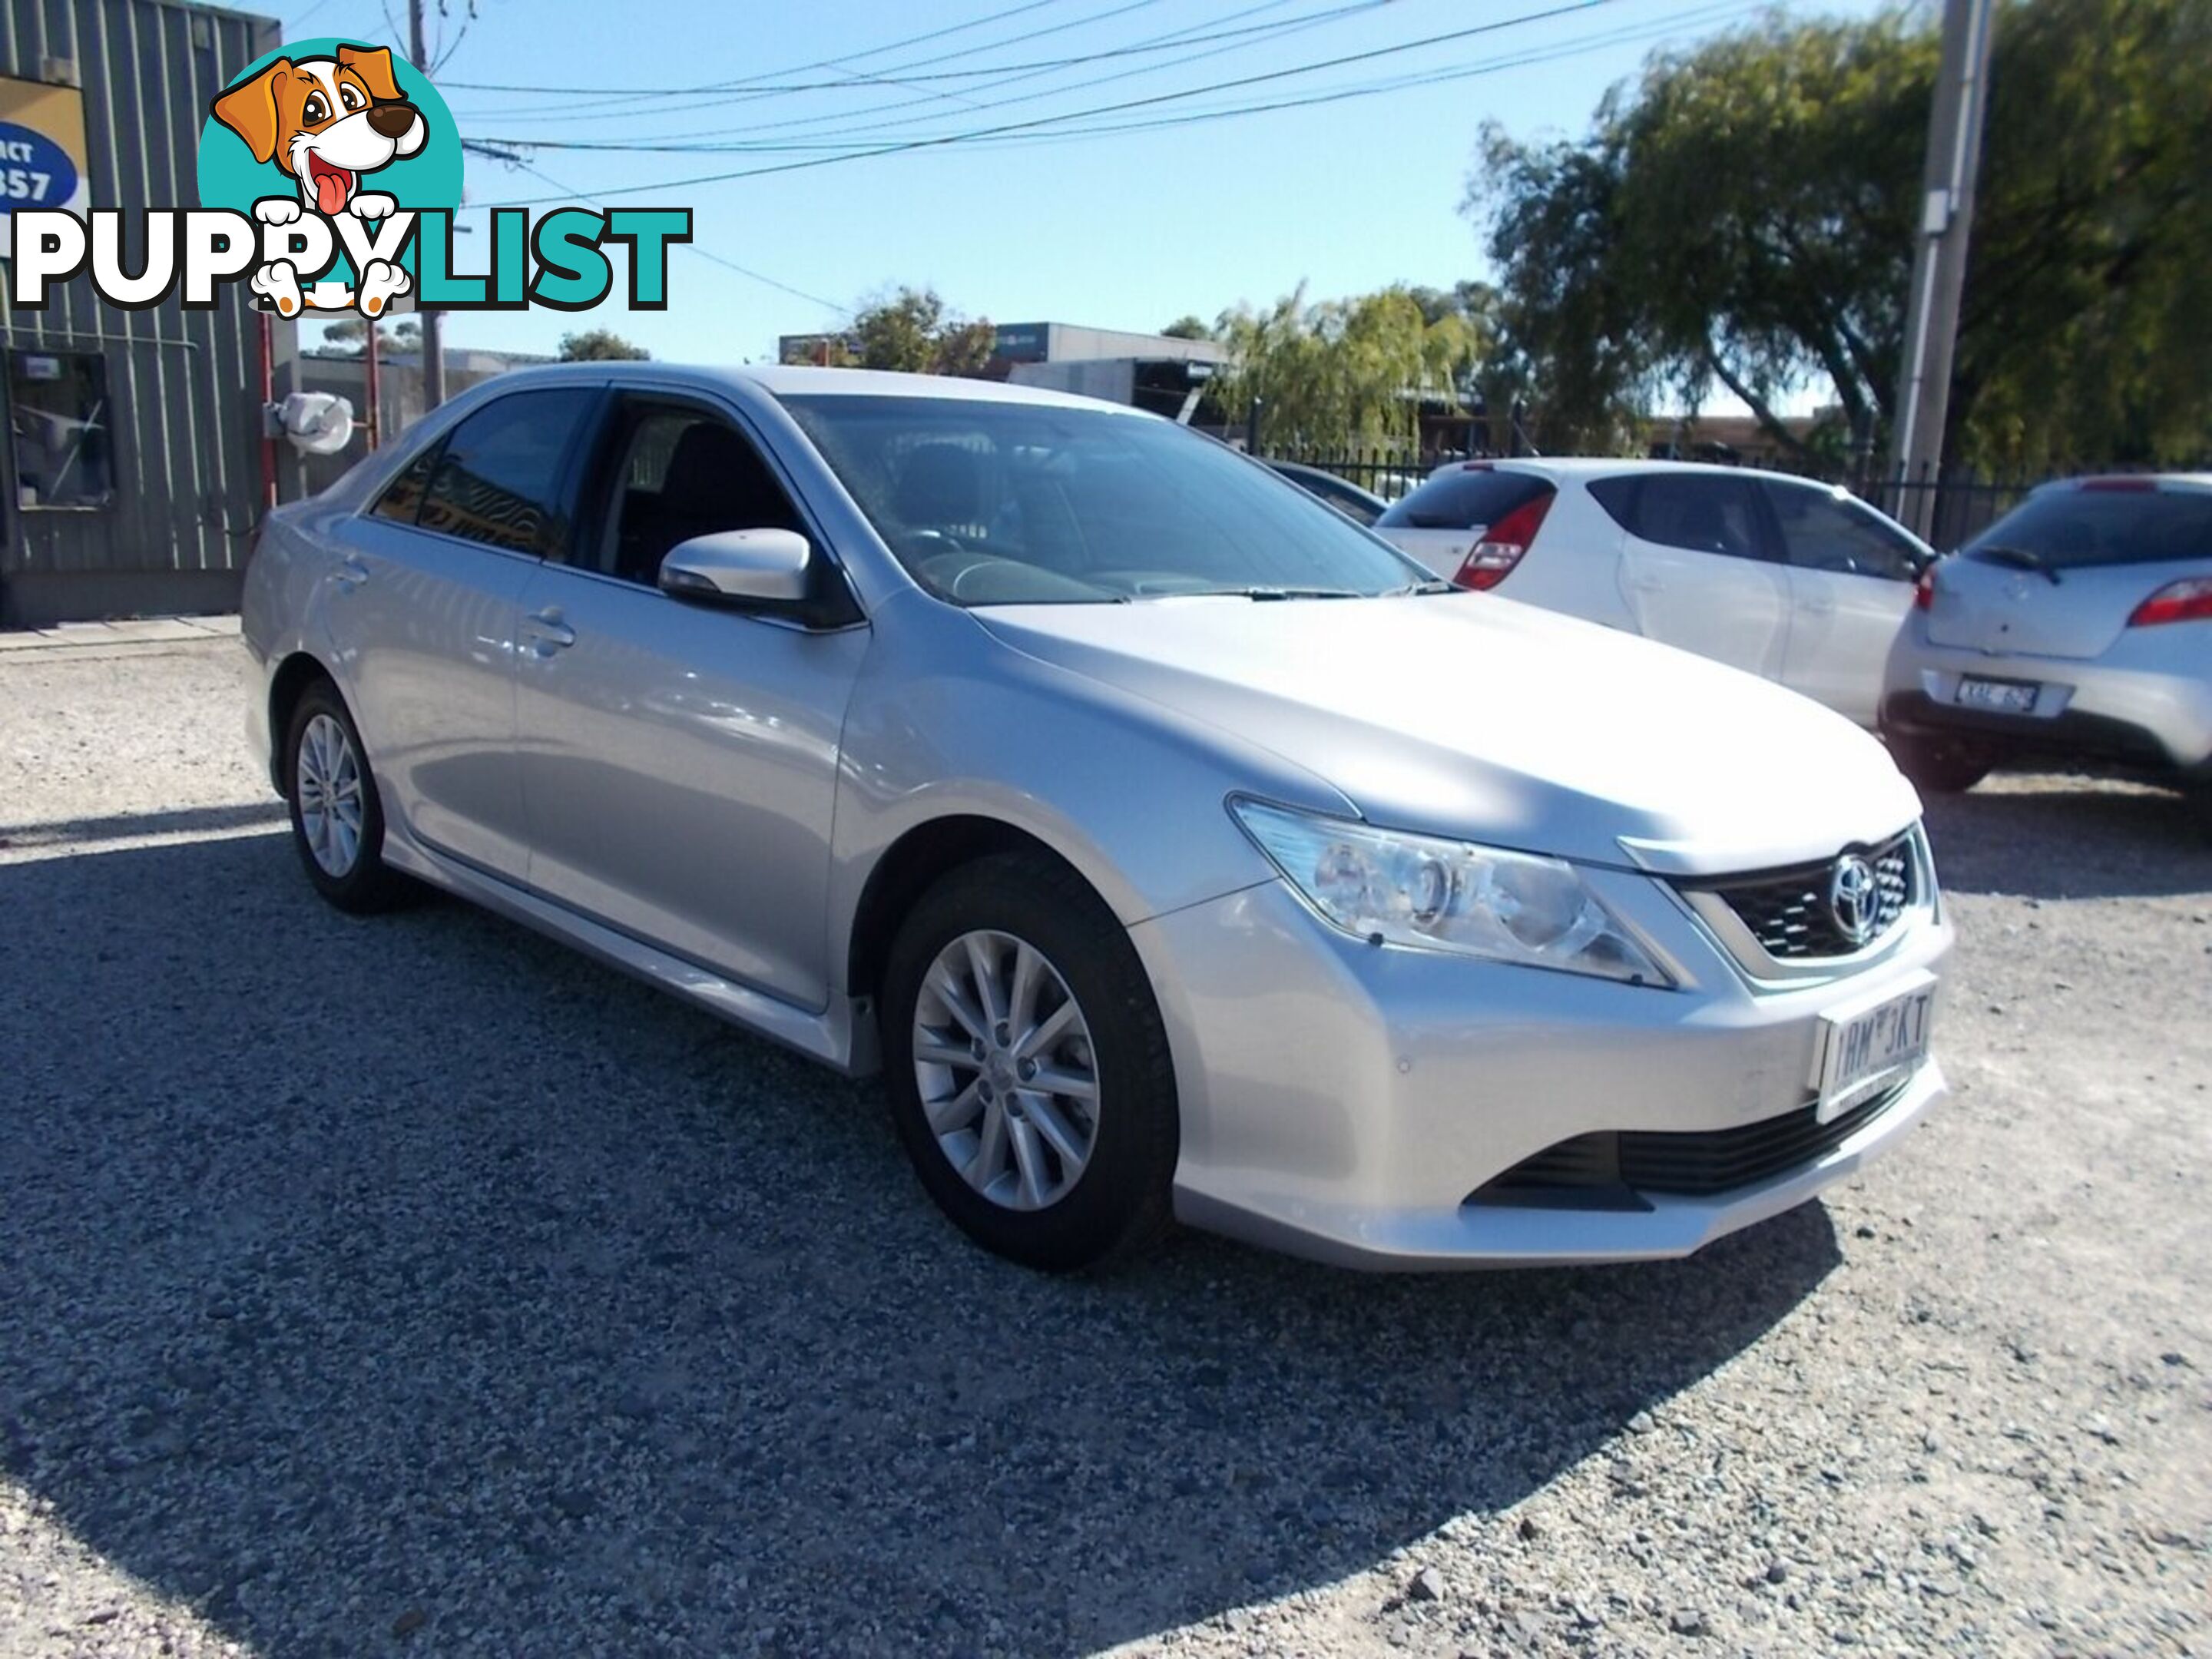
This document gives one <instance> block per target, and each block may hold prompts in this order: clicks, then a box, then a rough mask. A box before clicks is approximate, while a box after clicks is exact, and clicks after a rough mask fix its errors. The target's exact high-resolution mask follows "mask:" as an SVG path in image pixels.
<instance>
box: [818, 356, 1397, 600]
mask: <svg viewBox="0 0 2212 1659" xmlns="http://www.w3.org/2000/svg"><path fill="white" fill-rule="evenodd" d="M783 403H784V406H785V407H786V408H787V409H788V410H790V411H791V414H792V417H793V419H794V420H796V421H797V422H799V425H800V427H801V428H804V429H805V433H806V435H807V436H808V437H809V438H810V439H811V440H812V441H813V443H814V447H816V448H817V449H818V450H819V451H820V452H821V453H822V455H823V459H825V460H827V461H828V462H829V466H830V468H831V470H833V471H835V472H836V474H837V477H839V479H840V480H841V481H842V483H844V486H845V488H846V489H848V490H849V491H850V492H851V493H852V496H853V499H854V501H857V502H858V503H859V504H860V510H861V511H862V512H863V513H866V514H867V516H868V520H869V521H870V522H871V523H872V524H873V525H874V526H875V527H876V530H877V532H878V534H879V535H881V536H882V537H883V538H884V542H885V543H886V544H889V546H890V549H891V550H892V551H893V552H894V553H895V554H896V555H897V556H898V557H899V559H900V561H901V562H902V563H904V565H905V566H906V568H907V569H908V570H909V571H910V572H912V573H913V574H914V576H915V580H917V581H919V582H921V585H922V586H925V587H927V588H928V589H929V590H930V591H931V592H933V593H935V594H937V595H938V596H939V598H942V599H948V600H950V601H951V602H952V603H953V604H956V605H1017V604H1023V603H1026V602H1032V601H1035V602H1060V603H1087V604H1106V603H1110V602H1113V601H1115V600H1121V599H1147V598H1152V597H1155V596H1159V595H1166V594H1193V593H1222V592H1233V593H1243V592H1248V591H1249V590H1252V589H1255V588H1258V589H1269V590H1276V591H1281V590H1310V589H1318V590H1322V591H1325V592H1331V593H1346V594H1364V593H1382V592H1391V591H1395V590H1397V589H1401V588H1405V587H1407V586H1412V585H1413V584H1416V583H1419V582H1422V581H1424V580H1426V578H1427V573H1426V572H1425V571H1424V570H1422V569H1420V568H1419V567H1418V566H1416V565H1414V564H1413V562H1411V561H1409V560H1407V559H1406V558H1404V557H1403V556H1401V555H1399V554H1396V553H1394V552H1393V551H1392V550H1390V549H1389V548H1388V547H1385V546H1383V544H1381V543H1379V542H1377V541H1376V540H1375V539H1374V538H1372V537H1370V536H1369V535H1367V534H1366V533H1365V532H1363V531H1361V530H1359V529H1358V528H1356V527H1355V526H1352V524H1350V523H1348V522H1347V521H1346V520H1345V518H1344V516H1343V515H1342V514H1341V513H1336V512H1334V511H1332V510H1331V509H1330V508H1328V507H1324V506H1322V504H1321V503H1320V502H1319V501H1315V500H1313V499H1312V498H1311V497H1310V496H1309V495H1305V494H1304V493H1303V492H1302V491H1299V490H1297V489H1288V488H1285V485H1284V484H1283V483H1282V481H1281V480H1280V479H1277V478H1271V477H1268V476H1267V473H1266V472H1265V471H1262V470H1261V469H1260V468H1258V467H1255V466H1254V465H1251V464H1250V463H1249V462H1248V461H1246V460H1245V459H1243V457H1241V456H1239V455H1237V453H1234V452H1233V451H1231V450H1230V449H1228V448H1226V447H1224V446H1223V445H1221V444H1218V443H1216V442H1215V441H1212V439H1210V438H1203V437H1200V436H1199V435H1197V434H1195V433H1194V432H1191V431H1189V430H1188V429H1186V428H1182V427H1179V426H1176V425H1175V424H1174V423H1173V422H1169V421H1163V420H1158V419H1153V418H1151V417H1147V416H1133V415H1127V414H1117V413H1114V412H1111V411H1109V410H1097V411H1093V410H1085V409H1071V408H1066V407H1062V406H1060V405H1056V404H1026V403H999V402H994V401H986V400H983V399H980V398H875V397H867V396H862V395H846V394H831V395H827V396H817V397H793V398H785V399H784V400H783Z"/></svg>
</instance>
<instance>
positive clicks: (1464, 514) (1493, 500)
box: [1375, 467, 1552, 530]
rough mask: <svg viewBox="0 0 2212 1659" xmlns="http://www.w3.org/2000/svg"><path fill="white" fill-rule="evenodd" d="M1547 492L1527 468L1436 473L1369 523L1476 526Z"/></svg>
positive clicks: (1380, 525)
mask: <svg viewBox="0 0 2212 1659" xmlns="http://www.w3.org/2000/svg"><path fill="white" fill-rule="evenodd" d="M1551 493H1552V486H1551V485H1550V484H1549V483H1547V482H1546V481H1545V480H1544V479H1542V478H1539V477H1535V476H1534V474H1532V473H1528V472H1494V471H1491V470H1490V469H1488V468H1486V467H1468V468H1462V469H1461V470H1460V471H1456V472H1440V473H1438V474H1437V475H1436V476H1435V477H1431V479H1429V481H1428V482H1427V483H1424V484H1422V485H1421V486H1420V488H1419V489H1416V490H1414V491H1413V494H1411V495H1407V496H1405V497H1404V498H1403V499H1401V500H1399V501H1393V502H1392V503H1391V504H1390V510H1389V512H1387V513H1384V514H1383V516H1382V517H1381V518H1379V519H1377V520H1376V521H1375V527H1376V529H1377V530H1389V529H1392V528H1394V527H1402V528H1404V529H1407V530H1481V529H1485V528H1486V527H1488V526H1491V525H1493V524H1496V523H1497V522H1498V520H1500V519H1502V518H1504V516H1505V515H1506V514H1507V513H1510V512H1511V511H1512V510H1513V509H1514V508H1515V507H1520V506H1522V505H1524V504H1526V503H1527V502H1529V501H1534V500H1535V499H1536V497H1537V496H1539V495H1550V494H1551Z"/></svg>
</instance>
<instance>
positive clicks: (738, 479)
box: [576, 403, 805, 587]
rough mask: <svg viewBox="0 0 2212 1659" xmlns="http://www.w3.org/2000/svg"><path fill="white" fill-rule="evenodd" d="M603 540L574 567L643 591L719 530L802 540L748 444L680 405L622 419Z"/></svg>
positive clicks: (787, 503) (644, 406) (710, 417)
mask: <svg viewBox="0 0 2212 1659" xmlns="http://www.w3.org/2000/svg"><path fill="white" fill-rule="evenodd" d="M616 441H617V444H618V445H619V448H618V449H617V451H616V452H615V453H616V455H617V462H616V468H615V472H614V478H613V489H612V491H611V495H612V499H611V501H610V502H609V504H608V513H607V523H606V526H605V531H604V532H603V533H602V534H601V535H600V536H599V538H597V539H596V540H595V541H593V542H592V544H591V545H590V546H589V547H588V548H582V549H580V550H578V556H577V561H576V562H578V563H580V564H582V565H584V566H586V568H590V569H594V570H598V571H599V572H601V573H602V574H605V575H610V576H618V577H620V578H622V579H623V580H624V581H633V582H637V583H640V584H641V585H643V586H647V587H650V586H653V585H655V584H656V583H657V582H658V581H659V580H660V562H661V561H662V560H663V559H665V558H666V557H667V556H668V553H669V550H671V548H673V547H675V546H676V544H678V543H679V542H686V541H689V540H690V539H691V538H693V537H694V536H709V535H713V534H714V533H716V532H720V531H724V530H795V531H799V532H800V533H801V534H804V533H805V526H804V525H803V524H802V523H801V521H800V520H799V514H798V512H797V511H796V510H795V509H794V508H793V506H792V504H791V498H790V497H789V496H788V495H786V494H785V493H784V489H783V485H782V484H781V483H780V482H779V481H778V480H777V478H776V477H775V473H773V472H772V471H769V465H768V463H767V462H766V461H765V460H763V459H762V458H761V454H760V452H759V451H758V450H757V449H756V448H755V447H753V445H752V442H751V441H750V440H749V439H748V438H746V437H745V436H744V434H742V433H740V432H738V430H737V429H736V428H734V427H732V426H731V425H730V423H729V422H727V421H726V420H723V419H722V418H721V417H720V416H716V415H714V414H711V413H709V412H708V411H706V410H701V409H696V408H693V407H690V406H687V405H682V404H653V403H640V404H632V405H631V406H630V407H629V409H628V410H626V412H625V416H624V419H623V424H622V428H621V430H620V431H619V433H618V434H617V440H616Z"/></svg>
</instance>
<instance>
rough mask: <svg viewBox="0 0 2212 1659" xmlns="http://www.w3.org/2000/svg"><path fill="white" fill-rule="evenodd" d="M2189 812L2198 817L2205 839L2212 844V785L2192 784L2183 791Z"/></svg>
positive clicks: (2198, 823)
mask: <svg viewBox="0 0 2212 1659" xmlns="http://www.w3.org/2000/svg"><path fill="white" fill-rule="evenodd" d="M2183 795H2184V798H2185V799H2186V800H2187V801H2188V803H2189V810H2190V811H2191V812H2192V813H2194V814H2195V815H2196V817H2197V829H2200V830H2202V831H2203V835H2204V839H2205V840H2206V841H2207V842H2212V783H2192V784H2191V785H2190V786H2189V787H2187V788H2186V789H2185V790H2184V791H2183Z"/></svg>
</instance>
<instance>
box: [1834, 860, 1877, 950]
mask: <svg viewBox="0 0 2212 1659" xmlns="http://www.w3.org/2000/svg"><path fill="white" fill-rule="evenodd" d="M1828 914H1829V915H1831V916H1832V917H1833V918H1834V919H1835V923H1836V931H1837V932H1838V933H1841V934H1842V935H1843V936H1844V938H1845V939H1849V940H1850V942H1851V943H1852V944H1853V945H1864V944H1865V943H1866V942H1867V941H1868V940H1869V939H1872V938H1873V937H1874V935H1875V928H1876V927H1878V926H1879V925H1880V923H1881V883H1879V882H1878V881H1876V880H1875V873H1874V866H1872V865H1871V864H1869V863H1868V862H1867V861H1866V860H1864V859H1863V858H1861V857H1860V856H1859V855H1858V854H1856V853H1846V854H1844V856H1843V857H1841V858H1839V859H1838V860H1836V867H1835V871H1834V872H1833V873H1832V874H1831V875H1830V876H1829V878H1828Z"/></svg>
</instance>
